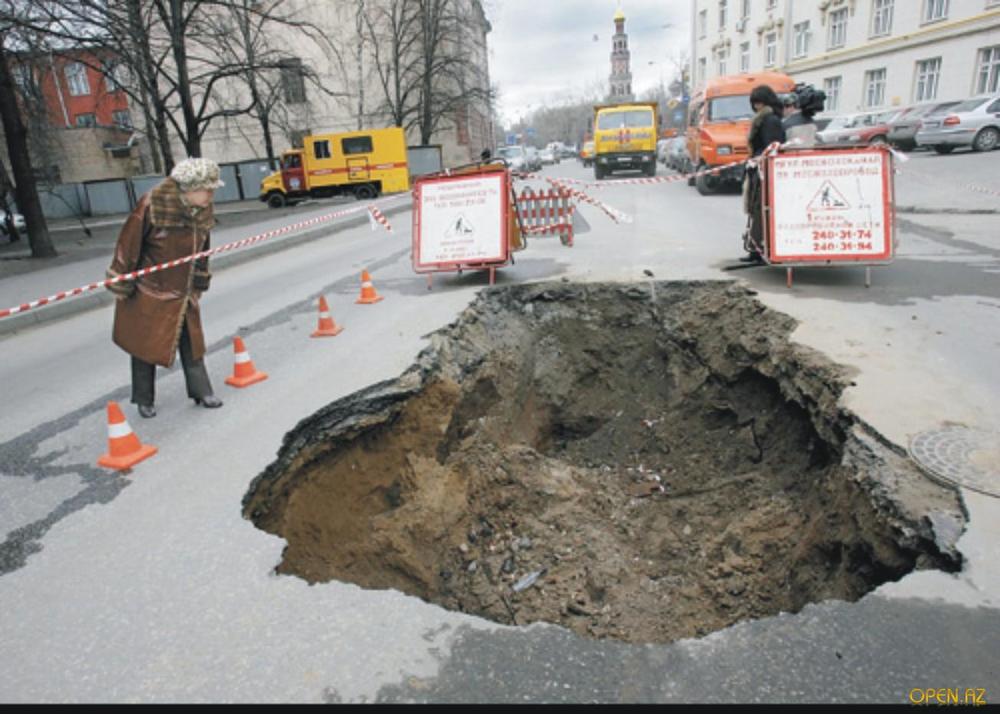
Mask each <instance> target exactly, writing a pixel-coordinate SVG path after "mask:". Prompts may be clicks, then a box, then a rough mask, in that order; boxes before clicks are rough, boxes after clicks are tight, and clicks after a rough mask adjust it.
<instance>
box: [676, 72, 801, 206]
mask: <svg viewBox="0 0 1000 714" xmlns="http://www.w3.org/2000/svg"><path fill="white" fill-rule="evenodd" d="M762 84H766V85H768V86H769V87H771V89H773V90H774V91H775V93H777V94H778V95H779V96H781V95H782V94H788V93H790V92H792V90H793V89H794V88H795V80H794V79H792V78H791V77H789V76H788V75H787V74H781V73H779V72H758V73H756V74H736V75H731V76H726V77H715V78H713V79H710V80H708V82H707V83H706V84H705V86H704V87H702V88H701V89H699V90H698V91H697V92H695V94H694V95H693V96H692V97H691V103H690V105H689V108H688V129H687V150H688V156H689V157H690V162H691V163H690V164H689V165H688V169H689V171H705V170H707V169H711V168H714V167H717V166H729V167H730V168H728V169H726V170H724V171H722V172H721V173H720V175H718V176H700V177H698V178H697V179H689V180H688V184H689V185H691V186H696V187H697V188H698V192H699V193H700V194H701V195H703V196H708V195H710V194H713V193H716V192H717V191H719V190H720V189H721V188H723V187H724V186H726V185H730V186H731V185H739V184H741V183H742V182H743V174H744V172H745V171H746V167H745V164H744V162H745V161H746V160H747V159H749V158H750V147H749V145H748V144H747V135H748V134H749V133H750V121H751V120H752V119H753V108H752V107H751V106H750V92H751V91H753V88H754V87H757V86H760V85H762Z"/></svg>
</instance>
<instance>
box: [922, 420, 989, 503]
mask: <svg viewBox="0 0 1000 714" xmlns="http://www.w3.org/2000/svg"><path fill="white" fill-rule="evenodd" d="M910 456H912V457H913V460H914V461H916V462H917V463H918V464H919V465H920V467H921V468H922V469H924V471H926V472H927V473H928V474H929V475H930V476H931V477H933V478H935V479H938V480H939V481H943V482H944V483H946V484H948V485H950V486H963V487H965V488H969V489H972V490H973V491H978V492H979V493H985V494H987V495H989V496H994V497H997V498H1000V433H997V432H989V431H983V430H981V429H969V428H966V427H963V426H956V427H948V428H946V429H937V430H935V431H927V432H924V433H923V434H918V435H917V436H915V437H914V438H913V440H912V441H911V442H910Z"/></svg>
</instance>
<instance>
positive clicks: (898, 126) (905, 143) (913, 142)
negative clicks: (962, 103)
mask: <svg viewBox="0 0 1000 714" xmlns="http://www.w3.org/2000/svg"><path fill="white" fill-rule="evenodd" d="M956 104H958V102H957V101H955V102H924V103H923V104H914V105H913V106H912V107H907V108H906V109H904V110H903V111H901V112H900V113H899V114H898V115H897V116H896V118H895V119H893V120H892V121H891V122H889V143H890V144H892V145H893V146H898V147H899V148H900V149H905V150H906V151H912V150H913V149H915V148H917V132H918V131H919V130H920V126H921V123H922V121H923V119H924V117H929V116H931V115H933V114H938V113H940V112H944V111H946V110H948V109H951V108H952V107H954V106H955V105H956Z"/></svg>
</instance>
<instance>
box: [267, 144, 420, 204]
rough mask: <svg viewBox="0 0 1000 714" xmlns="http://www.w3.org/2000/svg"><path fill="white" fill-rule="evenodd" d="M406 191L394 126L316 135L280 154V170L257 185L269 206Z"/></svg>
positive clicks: (403, 160)
mask: <svg viewBox="0 0 1000 714" xmlns="http://www.w3.org/2000/svg"><path fill="white" fill-rule="evenodd" d="M409 189H410V178H409V165H408V162H407V156H406V138H405V135H404V134H403V130H402V129H400V128H398V127H392V128H389V129H374V130H368V131H353V132H346V133H342V134H316V135H312V136H307V137H306V138H305V139H304V140H303V147H302V148H301V149H292V150H290V151H286V152H285V153H283V154H282V155H281V170H280V171H276V172H275V173H273V174H271V175H270V176H268V177H266V178H265V179H264V180H263V181H261V184H260V200H261V201H264V202H265V203H267V205H268V206H270V207H271V208H280V207H281V206H285V205H288V204H290V203H295V202H297V201H301V200H305V199H307V198H326V197H329V196H338V195H354V196H355V197H356V198H358V200H368V199H371V198H375V197H376V196H378V195H380V194H382V193H398V192H401V191H408V190H409Z"/></svg>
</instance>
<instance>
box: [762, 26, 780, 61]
mask: <svg viewBox="0 0 1000 714" xmlns="http://www.w3.org/2000/svg"><path fill="white" fill-rule="evenodd" d="M777 61H778V33H777V32H769V33H767V35H766V36H765V37H764V66H765V67H773V66H774V63H775V62H777Z"/></svg>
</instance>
